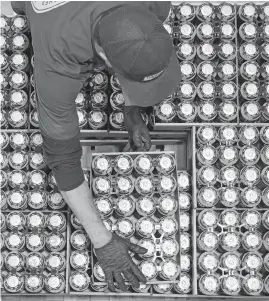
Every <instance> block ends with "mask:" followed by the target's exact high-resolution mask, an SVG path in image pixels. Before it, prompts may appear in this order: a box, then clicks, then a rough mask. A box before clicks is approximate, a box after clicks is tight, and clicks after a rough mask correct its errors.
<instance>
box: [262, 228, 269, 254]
mask: <svg viewBox="0 0 269 301" xmlns="http://www.w3.org/2000/svg"><path fill="white" fill-rule="evenodd" d="M262 241H263V247H264V249H265V250H266V251H265V252H268V251H269V231H268V232H266V233H265V234H264V235H263V238H262Z"/></svg>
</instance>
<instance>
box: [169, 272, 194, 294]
mask: <svg viewBox="0 0 269 301" xmlns="http://www.w3.org/2000/svg"><path fill="white" fill-rule="evenodd" d="M191 281H192V280H191V276H190V275H189V274H187V273H181V275H180V279H179V282H178V283H175V284H173V288H174V290H175V292H177V293H179V294H189V293H190V292H191V291H192V283H191Z"/></svg>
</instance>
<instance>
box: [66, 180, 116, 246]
mask: <svg viewBox="0 0 269 301" xmlns="http://www.w3.org/2000/svg"><path fill="white" fill-rule="evenodd" d="M61 193H62V195H63V197H64V199H65V201H66V202H67V204H68V206H69V207H70V208H71V210H72V211H73V213H74V214H75V215H76V217H77V218H78V220H79V221H80V223H81V224H82V225H83V227H84V229H85V231H86V232H87V234H88V235H89V237H90V239H91V241H92V243H93V245H94V247H95V248H100V247H102V246H104V245H105V244H107V243H108V242H109V241H110V240H111V238H112V234H111V233H110V232H109V231H108V230H107V229H106V227H105V225H104V223H103V221H102V220H101V218H100V214H99V212H98V211H97V209H96V206H95V204H94V202H93V196H92V194H91V191H90V189H89V187H88V183H87V182H86V181H84V182H83V183H82V184H81V185H80V186H79V187H77V188H75V189H73V190H70V191H61Z"/></svg>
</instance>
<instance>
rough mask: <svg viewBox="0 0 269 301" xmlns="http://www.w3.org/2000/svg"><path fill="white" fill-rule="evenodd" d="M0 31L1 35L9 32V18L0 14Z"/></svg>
mask: <svg viewBox="0 0 269 301" xmlns="http://www.w3.org/2000/svg"><path fill="white" fill-rule="evenodd" d="M0 30H1V33H2V32H3V33H4V34H7V33H8V32H9V31H10V18H8V17H7V16H5V15H2V14H1V17H0Z"/></svg>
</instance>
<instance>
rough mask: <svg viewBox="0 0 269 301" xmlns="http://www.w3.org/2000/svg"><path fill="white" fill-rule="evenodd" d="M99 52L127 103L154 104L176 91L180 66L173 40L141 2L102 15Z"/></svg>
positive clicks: (99, 29)
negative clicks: (115, 78)
mask: <svg viewBox="0 0 269 301" xmlns="http://www.w3.org/2000/svg"><path fill="white" fill-rule="evenodd" d="M97 31H98V32H97V34H98V40H99V43H100V46H98V45H96V51H97V52H98V53H99V55H100V56H101V57H102V58H103V60H104V61H105V62H106V63H107V64H108V66H109V67H110V65H111V66H112V68H113V69H114V71H115V72H116V76H117V77H118V79H119V81H120V83H121V85H122V87H123V93H124V94H125V96H126V100H127V103H126V105H138V106H151V105H154V104H156V103H159V102H160V101H162V100H163V99H164V98H165V97H167V96H168V95H170V94H171V93H173V92H174V90H175V89H176V87H177V85H178V84H179V81H180V69H179V64H178V61H177V58H176V54H175V51H174V49H173V46H172V40H171V37H170V35H169V34H168V32H167V31H166V30H165V28H164V27H163V24H162V22H161V21H160V20H159V19H158V18H157V16H156V15H155V14H153V13H152V12H150V11H149V10H148V9H147V8H146V7H144V6H143V5H141V4H139V3H138V4H132V5H131V4H126V5H122V6H120V7H118V8H116V9H114V10H113V11H111V12H108V13H106V14H104V15H103V17H102V18H101V20H100V21H99V24H98V26H97Z"/></svg>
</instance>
